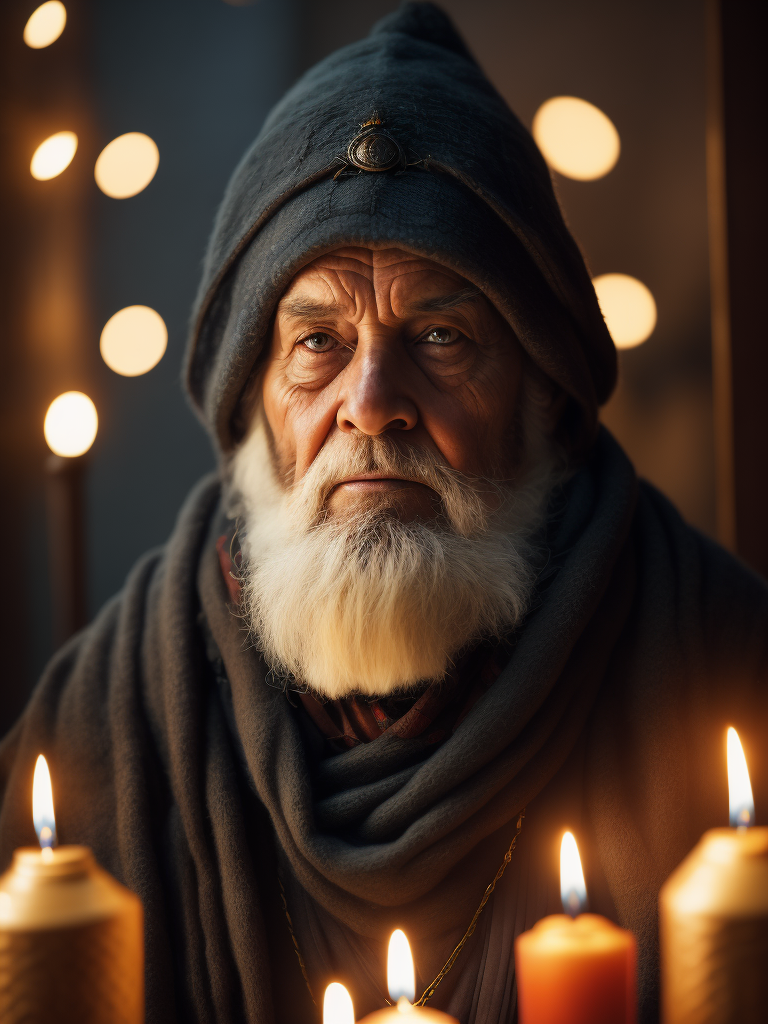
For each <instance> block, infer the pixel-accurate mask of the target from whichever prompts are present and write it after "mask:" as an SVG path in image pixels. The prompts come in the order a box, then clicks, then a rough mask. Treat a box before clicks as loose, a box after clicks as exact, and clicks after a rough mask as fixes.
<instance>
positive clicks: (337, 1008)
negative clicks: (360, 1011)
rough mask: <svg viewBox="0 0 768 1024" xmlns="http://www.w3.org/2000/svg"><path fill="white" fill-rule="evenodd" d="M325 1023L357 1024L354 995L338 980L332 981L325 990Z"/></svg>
mask: <svg viewBox="0 0 768 1024" xmlns="http://www.w3.org/2000/svg"><path fill="white" fill-rule="evenodd" d="M323 1024H355V1010H354V1007H353V1006H352V997H351V996H350V994H349V992H347V990H346V989H345V988H344V986H343V985H341V984H340V983H339V982H338V981H332V982H331V984H330V985H329V986H328V988H327V989H326V990H325V998H324V999H323Z"/></svg>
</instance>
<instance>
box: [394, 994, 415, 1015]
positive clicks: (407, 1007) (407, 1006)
mask: <svg viewBox="0 0 768 1024" xmlns="http://www.w3.org/2000/svg"><path fill="white" fill-rule="evenodd" d="M397 1008H398V1010H399V1011H400V1013H410V1011H411V1010H412V1009H413V1006H412V1005H411V1001H410V1000H409V999H408V997H407V996H400V998H399V999H398V1000H397Z"/></svg>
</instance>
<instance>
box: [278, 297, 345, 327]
mask: <svg viewBox="0 0 768 1024" xmlns="http://www.w3.org/2000/svg"><path fill="white" fill-rule="evenodd" d="M342 313H343V309H342V307H341V306H340V305H339V304H338V303H337V302H317V301H313V300H312V299H288V301H287V302H285V303H284V304H283V303H281V304H280V310H279V315H280V316H281V317H282V316H286V317H289V318H290V319H291V320H294V321H296V322H297V323H299V324H302V325H303V326H306V327H311V326H312V325H313V324H315V323H317V321H318V320H330V319H331V318H332V317H335V316H340V315H341V314H342Z"/></svg>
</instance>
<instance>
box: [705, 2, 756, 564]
mask: <svg viewBox="0 0 768 1024" xmlns="http://www.w3.org/2000/svg"><path fill="white" fill-rule="evenodd" d="M708 46H709V53H708V90H709V95H708V120H707V179H708V201H709V225H710V270H711V296H712V356H713V388H714V404H715V454H716V460H717V512H718V533H719V537H720V540H721V542H722V543H724V544H725V545H726V546H727V547H729V548H730V549H731V550H733V551H735V552H736V553H737V554H738V555H740V556H741V557H742V558H743V559H744V560H745V561H746V562H748V563H749V564H750V565H751V566H752V567H753V568H755V569H757V570H758V571H759V572H761V573H762V574H763V575H765V576H768V303H767V302H766V296H767V295H768V57H766V52H767V51H768V5H766V3H765V2H764V0H709V6H708Z"/></svg>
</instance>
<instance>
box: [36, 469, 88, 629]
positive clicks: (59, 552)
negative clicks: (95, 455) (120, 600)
mask: <svg viewBox="0 0 768 1024" xmlns="http://www.w3.org/2000/svg"><path fill="white" fill-rule="evenodd" d="M45 469H46V492H47V493H46V499H47V500H46V504H47V513H48V563H49V566H50V584H51V604H52V611H53V634H54V636H53V640H54V645H55V646H56V647H59V646H60V645H61V644H63V643H64V642H65V640H68V639H69V638H70V637H71V636H72V634H73V633H76V632H77V631H78V630H79V629H82V627H83V626H84V625H85V624H86V622H87V621H88V613H87V607H86V560H85V552H86V548H85V472H84V470H85V459H84V457H83V456H80V457H78V458H62V457H61V456H60V455H49V457H48V460H47V461H46V464H45Z"/></svg>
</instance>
